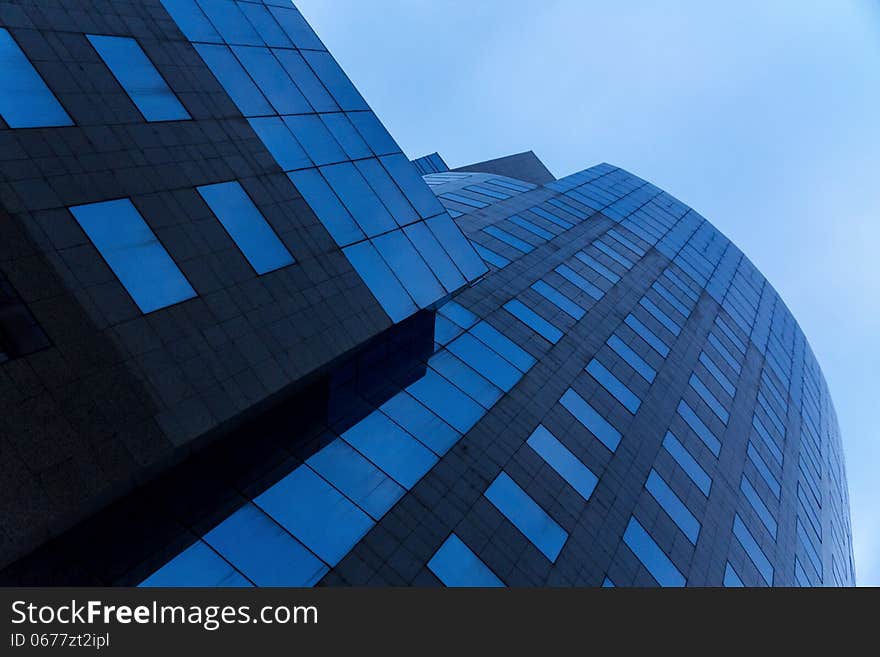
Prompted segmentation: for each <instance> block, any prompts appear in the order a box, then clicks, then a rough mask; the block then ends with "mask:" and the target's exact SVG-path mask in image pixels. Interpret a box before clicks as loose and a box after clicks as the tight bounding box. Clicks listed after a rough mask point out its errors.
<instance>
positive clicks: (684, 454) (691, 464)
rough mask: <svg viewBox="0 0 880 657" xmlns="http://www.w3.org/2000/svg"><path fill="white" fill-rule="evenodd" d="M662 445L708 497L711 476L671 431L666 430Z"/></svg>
mask: <svg viewBox="0 0 880 657" xmlns="http://www.w3.org/2000/svg"><path fill="white" fill-rule="evenodd" d="M663 447H664V448H665V449H666V451H667V452H669V454H670V455H671V456H672V458H674V459H675V462H676V463H678V465H680V466H681V469H682V470H684V471H685V474H687V476H688V477H690V478H691V481H693V482H694V483H695V484H696V485H697V488H699V489H700V490H701V491H703V495H705V496H706V497H709V491H710V490H711V488H712V479H711V477H709V475H707V474H706V471H705V470H703V468H702V467H701V466H700V464H699V463H698V462H697V460H696V459H695V458H694V457H693V456H692V455H691V453H690V452H689V451H688V450H687V448H686V447H685V446H684V445H682V444H681V442H680V441H679V440H678V438H676V437H675V435H674V434H673V433H672V432H671V431H667V432H666V437H665V438H664V439H663Z"/></svg>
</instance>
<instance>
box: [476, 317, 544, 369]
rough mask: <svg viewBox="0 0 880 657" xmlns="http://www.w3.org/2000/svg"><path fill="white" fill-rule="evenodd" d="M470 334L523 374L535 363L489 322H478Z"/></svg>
mask: <svg viewBox="0 0 880 657" xmlns="http://www.w3.org/2000/svg"><path fill="white" fill-rule="evenodd" d="M471 335H473V336H474V337H476V338H477V339H479V340H480V342H483V343H484V344H485V345H487V346H488V347H489V348H490V349H493V350H494V351H495V353H497V354H500V355H501V356H503V357H504V358H505V359H506V360H507V362H509V363H511V364H512V365H513V366H514V367H516V368H517V369H518V370H519V371H520V372H522V373H523V374H525V373H526V372H528V371H529V369H531V367H532V365H534V364H535V362H536V361H535V358H534V356H532V355H531V354H529V353H528V352H527V351H525V350H524V349H522V348H521V347H520V346H519V345H517V344H516V343H515V342H513V340H511V339H510V338H508V337H507V336H506V335H504V334H503V333H501V332H500V331H499V330H498V329H496V328H495V327H494V326H492V325H491V324H488V323H486V322H479V323H478V324H475V325H474V327H473V328H472V329H471Z"/></svg>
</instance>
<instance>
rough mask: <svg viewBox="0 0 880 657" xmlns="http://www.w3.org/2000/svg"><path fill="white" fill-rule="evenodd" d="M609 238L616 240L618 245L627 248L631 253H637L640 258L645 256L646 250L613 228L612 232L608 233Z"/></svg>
mask: <svg viewBox="0 0 880 657" xmlns="http://www.w3.org/2000/svg"><path fill="white" fill-rule="evenodd" d="M608 236H609V237H611V238H613V239H615V240H616V241H617V242H618V243H620V244H622V245H623V246H625V247H626V248H627V249H629V250H630V251H632V252H633V253H635V254H636V255H637V256H638V257H640V258H641V257H643V256H644V255H645V250H644V249H643V248H642V247H640V246H637V245H636V244H635V243H634V242H633V241H632V240H629V239H627V238H626V237H624V236H623V235H621V233H620V231H617V230H615V229H614V228H612V229H611V230H609V231H608Z"/></svg>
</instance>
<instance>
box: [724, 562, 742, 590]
mask: <svg viewBox="0 0 880 657" xmlns="http://www.w3.org/2000/svg"><path fill="white" fill-rule="evenodd" d="M724 586H726V587H728V588H735V587H742V586H745V584H743V582H742V580H741V579H740V578H739V575H737V574H736V571H735V570H734V569H733V566H731V565H730V562H729V561H728V562H727V565H726V566H725V567H724Z"/></svg>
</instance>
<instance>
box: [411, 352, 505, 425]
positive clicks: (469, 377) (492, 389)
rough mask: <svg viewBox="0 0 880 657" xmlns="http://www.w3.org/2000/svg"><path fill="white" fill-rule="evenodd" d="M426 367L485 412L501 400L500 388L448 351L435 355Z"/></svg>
mask: <svg viewBox="0 0 880 657" xmlns="http://www.w3.org/2000/svg"><path fill="white" fill-rule="evenodd" d="M428 365H430V366H431V368H432V369H433V370H435V371H436V372H437V373H439V374H441V375H442V376H443V377H444V378H445V379H446V380H448V381H450V382H452V383H453V384H454V385H455V386H456V387H457V388H458V389H459V390H461V391H462V392H463V393H465V394H466V395H468V396H469V397H470V398H471V399H473V400H474V401H476V402H477V403H478V404H479V405H480V406H482V407H483V408H484V409H486V410H489V409H490V408H492V406H494V405H495V402H497V401H498V400H499V399H501V395H502V394H503V392H502V390H501V388H499V387H498V386H496V385H495V384H493V383H492V382H491V381H490V380H489V379H487V378H486V377H484V376H482V375H481V374H479V373H478V372H477V371H476V370H475V369H474V368H472V367H470V366H469V365H468V364H466V363H464V362H462V361H461V359H459V358H456V357H455V356H454V355H453V354H452V353H451V352H449V351H448V350H443V351H440V352H438V353H437V354H435V355H434V356H433V357H431V359H430V360H429V361H428Z"/></svg>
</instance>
